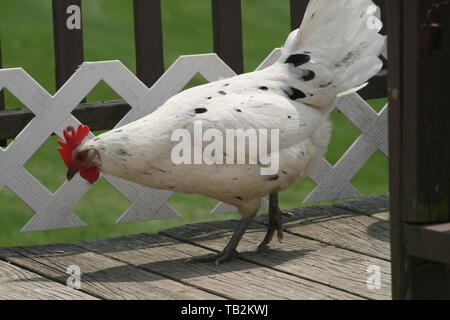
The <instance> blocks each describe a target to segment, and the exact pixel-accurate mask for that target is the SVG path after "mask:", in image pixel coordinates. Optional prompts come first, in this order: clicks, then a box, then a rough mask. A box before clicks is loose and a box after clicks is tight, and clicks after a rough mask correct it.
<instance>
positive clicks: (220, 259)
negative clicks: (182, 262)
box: [187, 215, 255, 265]
mask: <svg viewBox="0 0 450 320" xmlns="http://www.w3.org/2000/svg"><path fill="white" fill-rule="evenodd" d="M254 217H255V215H252V216H250V217H247V218H242V219H241V221H240V223H239V225H238V226H237V228H236V230H234V233H233V235H232V236H231V239H230V241H228V244H227V245H226V247H225V249H223V251H222V252H220V253H214V254H209V255H206V256H200V257H192V258H190V259H188V260H187V261H188V262H192V263H198V262H215V263H216V265H219V264H222V263H224V262H226V261H229V260H231V259H233V258H234V257H235V256H236V255H237V254H238V252H237V251H236V248H237V246H238V244H239V241H241V238H242V236H243V235H244V233H245V230H247V227H248V225H249V224H250V223H251V222H252V220H253V218H254Z"/></svg>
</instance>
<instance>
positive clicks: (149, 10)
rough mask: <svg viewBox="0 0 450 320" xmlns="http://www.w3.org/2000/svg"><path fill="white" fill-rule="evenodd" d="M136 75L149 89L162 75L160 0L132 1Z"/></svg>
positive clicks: (162, 54)
mask: <svg viewBox="0 0 450 320" xmlns="http://www.w3.org/2000/svg"><path fill="white" fill-rule="evenodd" d="M133 9H134V40H135V44H136V74H137V76H138V78H139V79H140V80H141V81H142V82H144V83H145V84H146V85H147V86H148V87H151V86H152V85H153V84H154V83H155V82H156V81H157V80H158V79H159V77H161V75H162V74H163V73H164V51H163V33H162V24H161V0H134V1H133Z"/></svg>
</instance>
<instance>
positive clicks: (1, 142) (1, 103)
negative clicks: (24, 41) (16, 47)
mask: <svg viewBox="0 0 450 320" xmlns="http://www.w3.org/2000/svg"><path fill="white" fill-rule="evenodd" d="M1 68H3V61H2V40H1V38H0V69H1ZM3 110H5V92H4V91H3V90H0V112H2V111H3ZM6 144H7V141H6V139H0V147H6Z"/></svg>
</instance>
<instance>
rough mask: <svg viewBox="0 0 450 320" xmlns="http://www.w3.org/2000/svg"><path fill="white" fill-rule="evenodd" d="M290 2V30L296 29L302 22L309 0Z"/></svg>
mask: <svg viewBox="0 0 450 320" xmlns="http://www.w3.org/2000/svg"><path fill="white" fill-rule="evenodd" d="M290 1H291V30H295V29H298V28H299V27H300V24H301V23H302V21H303V17H304V15H305V11H306V7H307V6H308V3H309V0H290Z"/></svg>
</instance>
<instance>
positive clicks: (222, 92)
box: [219, 90, 227, 95]
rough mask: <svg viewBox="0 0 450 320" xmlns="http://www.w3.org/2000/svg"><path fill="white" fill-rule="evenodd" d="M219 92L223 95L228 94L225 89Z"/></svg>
mask: <svg viewBox="0 0 450 320" xmlns="http://www.w3.org/2000/svg"><path fill="white" fill-rule="evenodd" d="M219 93H220V94H222V95H226V94H227V93H226V92H225V91H223V90H222V91H219Z"/></svg>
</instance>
